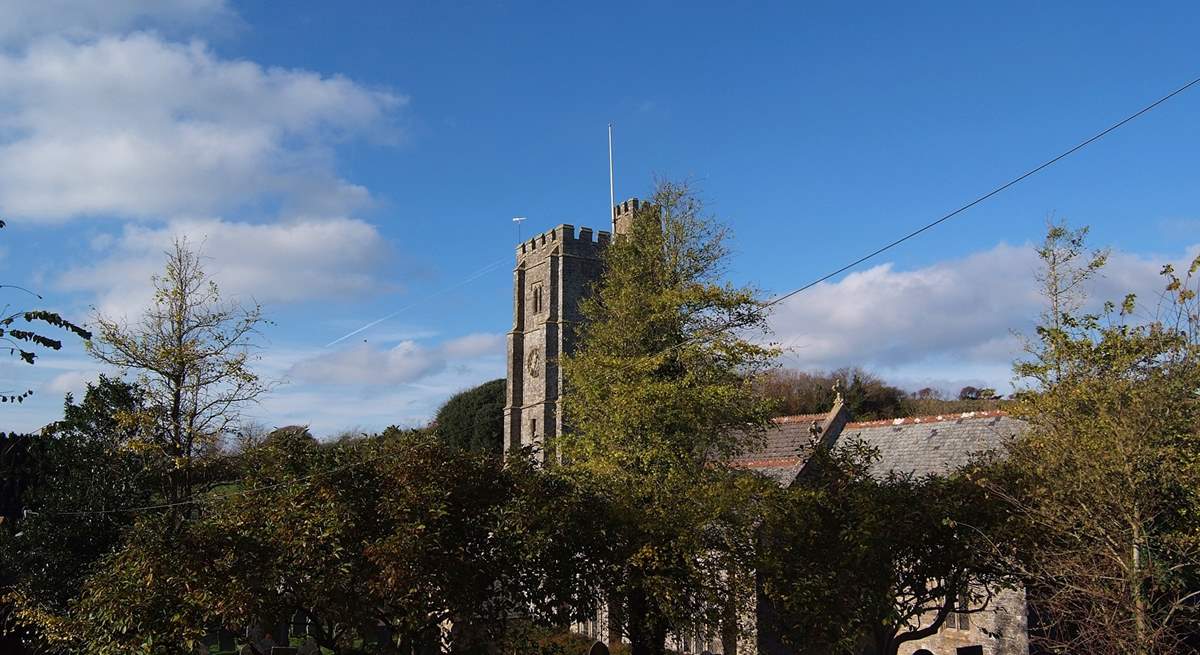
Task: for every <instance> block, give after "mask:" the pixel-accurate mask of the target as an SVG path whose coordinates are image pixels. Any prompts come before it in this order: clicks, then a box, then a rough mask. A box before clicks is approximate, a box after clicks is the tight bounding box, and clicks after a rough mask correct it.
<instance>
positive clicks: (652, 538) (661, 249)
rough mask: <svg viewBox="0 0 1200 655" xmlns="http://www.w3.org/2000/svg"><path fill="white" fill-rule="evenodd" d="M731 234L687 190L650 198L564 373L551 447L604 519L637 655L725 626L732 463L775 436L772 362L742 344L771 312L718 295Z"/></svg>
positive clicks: (731, 573) (732, 557)
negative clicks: (762, 438)
mask: <svg viewBox="0 0 1200 655" xmlns="http://www.w3.org/2000/svg"><path fill="white" fill-rule="evenodd" d="M726 236H727V234H726V230H725V229H724V228H723V227H720V226H719V225H718V224H717V223H716V222H714V221H713V220H712V219H711V218H709V217H708V216H706V215H705V214H704V213H703V209H702V207H701V204H700V202H699V201H698V199H697V198H696V197H695V195H694V194H692V193H691V192H690V190H689V189H688V188H687V187H686V186H682V185H678V184H672V183H661V184H659V186H658V187H657V189H656V190H655V193H654V197H653V199H652V203H651V204H650V205H649V206H646V207H644V208H643V209H641V210H640V211H639V213H638V215H637V216H636V217H635V220H634V221H633V224H632V227H631V232H630V233H629V234H628V235H623V236H619V237H618V238H617V239H616V240H615V241H614V242H613V243H612V244H611V245H610V246H609V247H608V249H607V250H606V252H605V255H604V265H605V267H606V268H605V274H604V276H603V277H602V279H601V282H600V284H599V287H598V288H597V289H596V290H595V293H594V294H593V295H592V296H591V297H590V298H589V299H587V300H585V301H584V303H583V304H582V308H581V311H582V313H583V316H584V319H585V322H584V324H583V326H582V327H581V328H580V332H579V335H578V348H577V350H576V352H575V354H574V355H572V356H570V357H567V358H565V359H564V361H563V371H564V375H565V378H566V386H567V394H566V401H565V405H566V418H567V424H568V426H569V427H568V429H567V431H566V434H565V435H563V436H562V437H561V439H560V441H559V442H558V443H553V444H549V448H550V449H551V451H552V452H557V453H559V454H561V456H562V460H563V461H564V462H567V463H568V469H569V470H570V471H571V473H572V474H573V475H576V476H579V477H580V478H583V479H589V480H591V481H592V484H594V485H595V487H596V488H600V489H604V490H605V493H606V496H607V501H608V505H609V506H610V507H612V508H613V517H614V522H613V524H612V526H611V530H612V537H611V539H612V541H613V542H614V543H615V544H616V547H617V549H618V557H619V560H618V563H617V565H616V566H615V567H614V570H613V572H612V576H611V579H610V580H611V583H612V584H611V585H610V589H611V592H612V594H613V597H612V603H613V605H614V607H613V608H612V609H614V610H619V612H620V613H621V615H622V616H623V619H624V620H623V621H622V626H623V630H624V633H625V636H626V637H627V638H628V639H629V641H630V643H631V650H632V652H633V653H634V655H647V654H652V653H653V654H660V653H663V652H664V650H663V649H664V642H665V638H666V636H667V635H668V634H669V633H675V634H690V633H694V631H695V630H697V629H698V628H702V629H708V628H712V629H717V628H720V627H721V626H722V625H723V624H725V623H726V622H727V619H728V617H729V616H730V614H731V612H730V611H729V607H730V605H731V604H733V603H736V602H737V601H738V599H739V597H738V593H739V592H744V591H745V590H744V588H741V589H739V588H738V586H737V585H738V583H739V581H740V582H741V583H743V587H744V583H745V582H746V579H747V578H746V577H745V576H744V575H738V573H739V571H740V570H742V568H743V567H742V566H741V562H743V561H744V555H745V553H746V549H747V548H748V545H747V544H748V542H749V541H750V538H749V535H750V532H751V528H750V523H751V521H750V519H749V516H748V515H749V514H751V513H752V511H751V510H750V507H751V505H750V504H749V502H748V500H749V499H750V498H751V497H752V496H753V494H754V493H756V491H755V490H754V489H753V488H751V487H750V486H748V485H747V484H745V483H744V482H743V481H742V479H741V478H737V477H733V476H730V475H728V473H729V471H728V462H729V459H730V458H731V456H733V455H734V454H736V453H738V452H739V451H741V450H742V449H743V448H744V447H745V446H746V445H747V444H748V443H750V442H752V441H753V440H754V439H755V438H756V437H757V436H758V435H759V434H761V432H762V430H764V429H765V427H766V425H767V424H768V420H769V417H770V416H771V412H772V408H771V403H770V402H768V401H766V400H763V399H762V398H760V397H759V396H758V395H756V394H755V392H754V388H753V384H752V380H753V378H754V377H755V376H757V375H759V374H761V373H762V372H763V371H764V370H766V369H767V368H769V367H770V365H771V362H772V360H773V358H774V357H775V355H776V351H775V350H774V349H772V348H769V347H764V346H761V345H759V344H757V343H755V342H752V341H750V340H748V339H747V338H746V337H747V335H749V334H752V333H753V332H754V331H756V330H760V329H762V328H764V326H765V321H766V312H765V308H764V306H763V304H762V303H761V302H759V301H758V299H757V297H756V295H755V293H754V291H753V290H751V289H745V288H735V287H733V286H730V285H728V284H726V283H724V282H722V280H721V275H722V273H723V264H724V261H725V258H726V255H727V252H728V251H727V248H726V245H725V238H726ZM732 614H733V615H735V616H736V615H737V613H736V612H732Z"/></svg>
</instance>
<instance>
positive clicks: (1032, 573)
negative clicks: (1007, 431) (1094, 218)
mask: <svg viewBox="0 0 1200 655" xmlns="http://www.w3.org/2000/svg"><path fill="white" fill-rule="evenodd" d="M1085 237H1086V230H1074V231H1073V230H1069V229H1067V228H1066V227H1065V226H1063V225H1052V226H1051V228H1050V230H1049V232H1048V235H1047V238H1046V241H1045V243H1044V245H1043V246H1042V248H1041V249H1040V250H1039V254H1040V255H1041V258H1042V261H1043V266H1044V269H1043V272H1042V274H1041V275H1040V277H1039V280H1040V281H1041V282H1042V284H1043V290H1044V294H1045V296H1046V300H1047V309H1046V313H1045V314H1044V315H1043V320H1042V323H1041V325H1039V326H1038V329H1037V337H1036V339H1034V340H1033V341H1032V342H1031V343H1030V344H1029V348H1028V350H1029V353H1030V356H1029V357H1028V358H1026V359H1025V360H1024V361H1021V362H1019V363H1018V364H1017V365H1016V372H1017V374H1018V376H1020V377H1021V378H1023V379H1024V380H1025V382H1026V386H1025V388H1024V389H1023V391H1022V392H1021V393H1020V394H1019V398H1018V402H1017V404H1016V406H1015V407H1014V410H1013V411H1014V413H1015V414H1017V415H1019V416H1021V417H1022V418H1024V419H1025V420H1026V421H1028V422H1029V426H1030V427H1029V430H1028V432H1027V434H1026V435H1025V437H1024V438H1023V439H1021V440H1020V441H1018V442H1017V443H1016V444H1015V446H1014V447H1013V448H1012V451H1011V453H1009V460H1008V462H1009V471H1008V477H1007V479H1006V481H1005V482H1004V483H1003V484H1000V483H997V485H996V486H997V488H998V489H1001V490H1002V491H1003V493H1004V494H1005V496H1006V498H1007V499H1008V500H1009V501H1010V502H1011V504H1012V506H1013V507H1014V508H1015V509H1016V511H1017V512H1018V513H1019V514H1020V515H1021V516H1022V517H1023V518H1024V520H1025V521H1026V522H1027V524H1028V525H1029V529H1030V531H1031V532H1032V533H1034V534H1036V535H1037V537H1038V542H1037V547H1036V548H1033V549H1031V550H1030V553H1029V554H1030V557H1029V558H1028V560H1026V561H1024V562H1022V564H1023V566H1024V567H1025V575H1026V577H1027V578H1028V579H1029V580H1030V581H1031V582H1030V584H1031V589H1030V596H1031V599H1032V604H1033V607H1034V608H1035V610H1036V612H1035V617H1036V619H1037V620H1036V626H1037V628H1038V629H1037V630H1036V631H1035V633H1034V638H1035V639H1036V640H1037V641H1038V642H1039V643H1040V645H1042V646H1043V647H1045V648H1047V649H1050V650H1053V651H1056V652H1082V651H1087V652H1091V653H1102V654H1109V653H1112V654H1117V653H1120V654H1138V655H1141V654H1151V653H1174V652H1182V651H1185V650H1192V649H1195V648H1197V647H1200V640H1198V635H1200V611H1198V610H1200V406H1198V403H1200V398H1198V396H1197V389H1200V338H1198V336H1200V311H1198V308H1197V304H1196V287H1197V271H1200V258H1198V259H1197V260H1195V261H1193V262H1192V263H1191V266H1190V268H1189V269H1188V270H1187V272H1186V273H1185V274H1184V275H1183V276H1182V277H1181V276H1179V275H1177V274H1176V273H1175V271H1174V269H1173V268H1172V267H1170V266H1168V267H1165V268H1164V269H1163V274H1164V276H1165V281H1166V293H1165V294H1164V295H1163V297H1162V300H1161V304H1160V305H1159V307H1158V308H1157V310H1156V311H1153V312H1152V313H1150V314H1147V313H1146V312H1145V311H1139V308H1138V303H1137V299H1136V298H1134V297H1133V296H1128V297H1126V298H1125V300H1124V301H1123V302H1122V303H1120V305H1119V306H1118V305H1117V304H1114V303H1107V304H1105V305H1104V306H1103V307H1102V308H1101V309H1100V310H1099V311H1097V312H1094V313H1089V312H1087V311H1085V309H1086V307H1087V297H1086V294H1084V293H1083V291H1084V289H1085V288H1086V287H1085V285H1084V283H1085V282H1086V281H1087V280H1088V279H1089V278H1091V277H1093V276H1094V275H1097V274H1098V273H1099V272H1100V271H1101V270H1102V266H1103V265H1104V262H1105V257H1106V253H1105V252H1103V251H1099V252H1092V251H1088V249H1087V248H1086V244H1085ZM999 479H1000V478H998V480H999Z"/></svg>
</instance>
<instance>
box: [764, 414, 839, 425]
mask: <svg viewBox="0 0 1200 655" xmlns="http://www.w3.org/2000/svg"><path fill="white" fill-rule="evenodd" d="M826 418H829V412H821V413H818V414H793V415H791V416H776V417H775V418H773V419H771V422H772V423H781V424H787V423H800V422H802V421H815V420H820V419H826Z"/></svg>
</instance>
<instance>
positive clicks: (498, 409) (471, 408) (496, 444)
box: [433, 378, 505, 456]
mask: <svg viewBox="0 0 1200 655" xmlns="http://www.w3.org/2000/svg"><path fill="white" fill-rule="evenodd" d="M504 391H505V380H504V379H503V378H501V379H499V380H492V381H491V382H484V383H483V384H481V385H479V386H477V387H474V388H472V389H467V390H466V391H461V392H459V393H457V394H455V395H454V396H452V397H451V398H450V400H447V401H446V404H444V405H442V407H441V409H439V410H438V412H437V416H436V417H434V420H433V425H434V427H435V430H434V433H435V434H436V435H438V437H439V438H441V439H442V440H443V441H445V442H446V443H447V444H448V445H451V446H454V447H456V448H462V449H463V450H470V451H474V452H480V453H488V454H491V455H497V456H498V455H500V454H501V453H502V452H503V451H504Z"/></svg>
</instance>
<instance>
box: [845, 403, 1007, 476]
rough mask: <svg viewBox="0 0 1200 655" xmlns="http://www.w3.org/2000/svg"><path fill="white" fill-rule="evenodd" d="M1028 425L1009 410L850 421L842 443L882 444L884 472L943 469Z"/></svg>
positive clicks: (996, 444) (948, 469) (878, 446)
mask: <svg viewBox="0 0 1200 655" xmlns="http://www.w3.org/2000/svg"><path fill="white" fill-rule="evenodd" d="M1024 428H1025V422H1024V421H1021V420H1019V419H1015V418H1012V417H1010V416H1007V415H1005V414H1004V412H1003V411H999V410H994V411H986V412H964V413H962V414H946V415H941V416H920V417H908V418H899V419H887V420H883V421H868V422H862V423H848V424H846V427H845V428H843V429H842V431H841V433H840V434H839V435H838V437H837V441H836V444H844V443H847V442H848V441H849V440H851V439H859V440H862V441H863V442H865V443H866V444H867V445H869V446H871V447H873V448H875V449H877V450H878V451H879V456H880V459H879V461H878V462H877V463H876V465H875V469H876V470H875V473H877V474H879V475H884V474H886V473H887V472H888V471H896V472H899V473H913V474H915V475H918V476H920V475H929V474H935V475H943V474H946V473H949V472H951V471H953V470H954V469H956V468H959V467H961V466H963V465H964V464H966V463H968V462H969V461H970V459H971V456H972V455H975V454H977V453H981V452H986V451H989V450H997V449H999V448H1001V447H1002V446H1003V445H1004V444H1005V442H1007V441H1008V440H1010V439H1012V438H1013V437H1015V436H1016V435H1017V434H1019V433H1020V432H1022V431H1023V430H1024ZM835 447H836V446H835Z"/></svg>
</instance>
